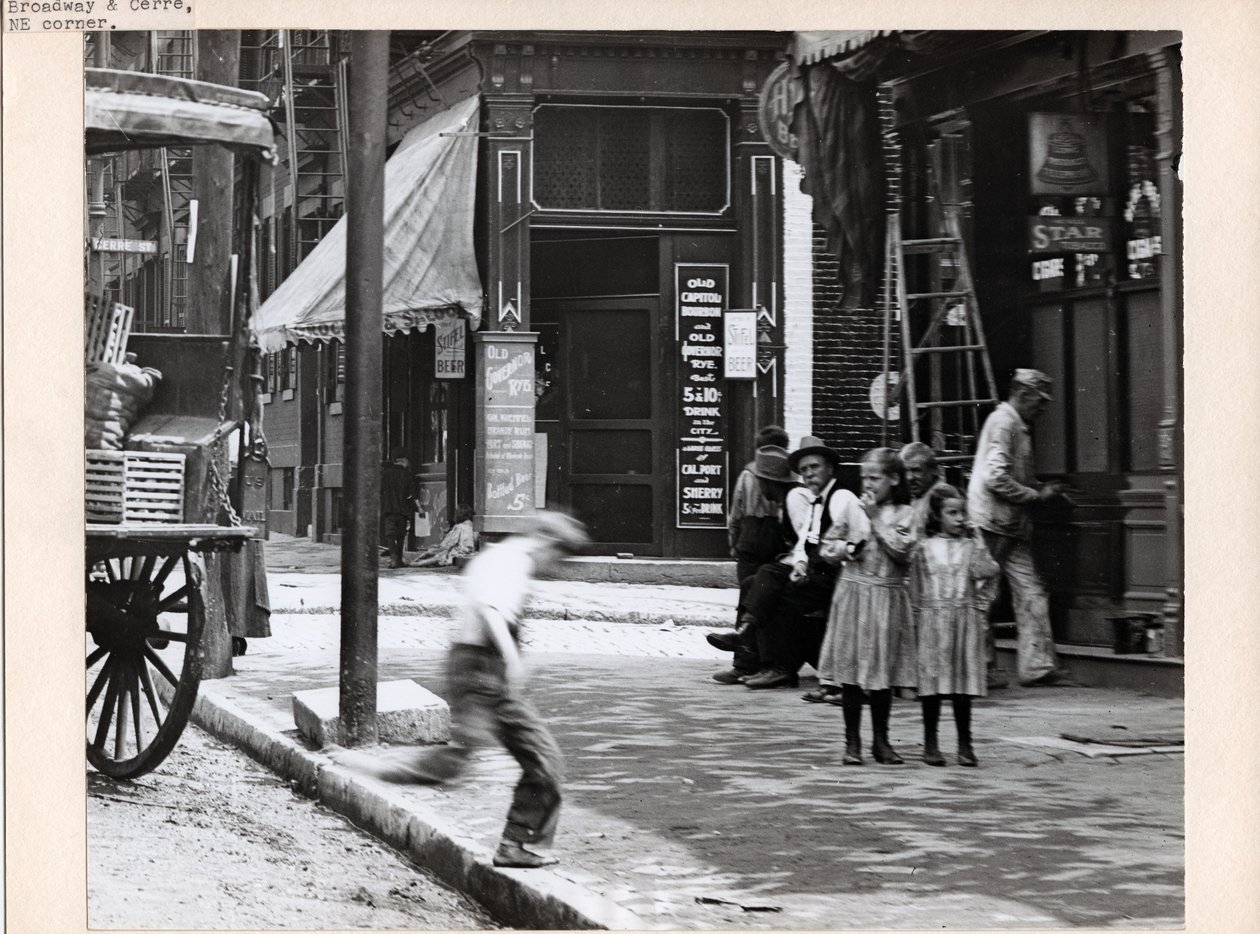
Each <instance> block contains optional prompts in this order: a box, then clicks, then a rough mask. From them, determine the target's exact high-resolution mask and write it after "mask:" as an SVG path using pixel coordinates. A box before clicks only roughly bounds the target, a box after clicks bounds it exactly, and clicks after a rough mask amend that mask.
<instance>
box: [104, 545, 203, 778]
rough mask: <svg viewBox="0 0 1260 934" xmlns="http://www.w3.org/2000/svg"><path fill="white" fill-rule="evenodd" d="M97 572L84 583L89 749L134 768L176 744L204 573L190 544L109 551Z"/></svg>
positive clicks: (109, 769)
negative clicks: (176, 548) (159, 552)
mask: <svg viewBox="0 0 1260 934" xmlns="http://www.w3.org/2000/svg"><path fill="white" fill-rule="evenodd" d="M177 567H178V568H180V570H181V571H182V573H181V574H173V573H172V572H174V571H175V570H176V568H177ZM89 571H91V569H89ZM99 572H100V566H99V565H97V573H96V574H92V573H89V576H88V583H87V631H88V643H87V649H88V653H87V721H88V725H87V757H88V761H89V762H90V763H92V765H93V766H94V767H95V768H96V769H97V770H98V771H100V772H103V773H104V774H106V775H108V776H110V777H111V778H118V779H129V778H136V777H137V776H140V775H143V774H145V773H146V772H149V771H151V770H153V769H154V768H156V767H157V766H158V765H159V764H161V762H162V760H163V759H165V758H166V756H167V755H168V754H169V753H170V751H171V750H172V749H174V748H175V743H176V742H178V741H179V736H180V734H181V733H182V732H183V731H184V726H185V724H187V722H188V716H189V714H190V713H191V712H192V706H193V702H194V701H195V700H196V699H197V688H198V686H199V685H200V684H201V670H202V659H203V654H204V650H203V647H202V644H201V634H202V630H203V628H204V625H205V602H204V599H203V588H204V587H205V575H204V572H203V570H202V566H201V562H200V560H199V559H196V558H192V557H190V555H189V554H187V553H181V554H176V555H170V556H167V557H162V558H158V557H154V556H147V557H139V556H137V557H130V558H112V559H110V560H109V561H107V562H105V567H104V579H103V580H102V579H101V575H100V573H99Z"/></svg>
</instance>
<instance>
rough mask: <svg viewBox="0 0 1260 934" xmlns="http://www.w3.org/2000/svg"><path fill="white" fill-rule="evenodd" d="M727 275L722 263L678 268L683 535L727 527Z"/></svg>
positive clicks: (679, 522) (679, 480)
mask: <svg viewBox="0 0 1260 934" xmlns="http://www.w3.org/2000/svg"><path fill="white" fill-rule="evenodd" d="M727 275H728V269H727V267H726V265H725V264H719V263H696V264H682V263H679V264H677V265H676V266H675V267H674V283H675V286H676V289H675V293H674V294H675V296H676V297H677V304H676V310H677V315H676V318H675V334H676V336H677V342H678V372H679V376H680V383H681V386H680V387H679V393H678V403H679V419H678V428H679V443H678V451H677V458H676V463H677V470H678V474H677V488H678V517H677V525H678V528H680V529H704V528H725V526H726V473H727V454H726V445H725V430H726V412H725V393H724V391H723V384H722V374H723V365H722V361H723V356H724V353H723V351H724V346H723V345H724V343H725V340H724V336H723V317H724V314H723V313H724V309H725V308H726V302H727ZM754 330H755V328H754Z"/></svg>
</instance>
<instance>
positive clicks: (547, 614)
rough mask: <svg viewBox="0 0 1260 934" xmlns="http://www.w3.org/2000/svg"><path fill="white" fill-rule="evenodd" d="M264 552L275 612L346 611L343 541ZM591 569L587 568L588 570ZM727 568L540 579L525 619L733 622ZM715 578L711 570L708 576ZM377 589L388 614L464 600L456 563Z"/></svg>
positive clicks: (401, 574) (383, 574)
mask: <svg viewBox="0 0 1260 934" xmlns="http://www.w3.org/2000/svg"><path fill="white" fill-rule="evenodd" d="M266 555H267V583H268V588H269V590H270V593H271V608H272V612H273V613H277V614H283V613H337V612H340V607H341V573H340V561H341V549H340V548H339V547H338V546H336V545H324V544H319V543H316V542H310V541H307V540H305V539H295V538H291V537H287V536H286V537H277V540H276V541H269V542H268V543H267V547H266ZM579 560H580V559H579ZM571 563H573V562H572V561H570V562H564V564H566V565H567V564H571ZM710 564H712V563H710ZM725 564H726V563H723V566H724V565H725ZM732 567H733V566H732ZM592 570H593V569H591V568H588V569H587V571H586V573H588V574H590V573H591V571H592ZM595 573H597V574H598V571H596V572H595ZM729 573H730V578H731V580H730V583H731V585H732V586H730V587H715V586H697V585H687V584H669V583H651V584H648V583H627V582H619V581H608V580H594V581H591V580H574V579H567V578H566V579H553V580H540V581H537V582H535V585H534V593H533V596H532V597H531V599H530V601H529V604H528V605H527V606H526V608H525V614H524V615H525V618H527V619H574V620H587V621H591V620H595V621H609V622H623V623H653V624H661V625H679V626H732V625H734V622H735V604H736V602H737V600H738V596H739V594H738V590H737V589H736V588H735V587H734V571H733V570H730V572H729ZM603 576H606V575H603ZM711 577H712V576H711V575H707V579H711ZM378 590H379V594H380V601H379V605H380V612H381V613H382V614H383V615H389V616H452V615H454V613H455V611H456V608H457V607H458V606H459V575H458V572H456V571H455V570H454V569H453V568H398V569H397V570H387V569H384V568H382V570H381V571H380V577H379V583H378Z"/></svg>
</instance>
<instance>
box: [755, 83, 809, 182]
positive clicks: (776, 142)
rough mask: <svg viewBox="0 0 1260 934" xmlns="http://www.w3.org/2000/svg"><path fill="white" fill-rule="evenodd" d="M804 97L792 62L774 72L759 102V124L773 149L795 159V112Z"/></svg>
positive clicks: (763, 87) (783, 155)
mask: <svg viewBox="0 0 1260 934" xmlns="http://www.w3.org/2000/svg"><path fill="white" fill-rule="evenodd" d="M802 97H804V92H803V91H802V89H801V82H800V79H799V78H797V77H796V74H795V73H794V70H793V68H792V66H791V63H789V62H784V63H783V64H781V65H780V66H779V67H778V68H776V69H775V70H774V71H772V72H770V77H768V78H767V79H766V83H765V84H764V85H762V87H761V97H760V99H759V100H758V102H757V123H758V124H760V126H761V135H762V136H764V137H765V140H766V142H767V143H769V144H770V148H771V149H773V150H774V151H775V152H776V153H777V154H778V155H780V156H782V157H783V158H784V159H789V160H791V161H792V162H796V161H798V160H797V157H796V153H797V146H798V145H799V143H798V141H797V139H796V134H795V133H793V132H792V112H793V111H795V110H796V105H797V104H798V103H800V101H801V98H802Z"/></svg>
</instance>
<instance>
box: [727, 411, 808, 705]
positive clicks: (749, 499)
mask: <svg viewBox="0 0 1260 934" xmlns="http://www.w3.org/2000/svg"><path fill="white" fill-rule="evenodd" d="M757 440H758V442H765V443H762V444H760V445H759V446H758V448H757V451H756V455H755V457H754V458H753V460H752V461H750V462H749V464H748V465H747V466H746V467H745V468H744V469H743V470H742V471H741V472H740V475H739V478H738V479H737V480H736V481H735V488H734V490H733V491H732V493H731V508H730V510H729V514H728V529H729V532H730V544H731V557H733V558H734V559H735V575H736V578H737V579H738V581H739V593H740V600H739V605H738V606H737V607H736V611H735V622H736V629H735V630H722V631H719V632H711V633H709V634H708V636H707V638H708V640H709V643H710V644H711V645H714V646H716V647H717V648H719V649H723V650H724V651H729V652H734V653H735V658H734V661H733V663H732V666H731V668H729V669H727V670H724V671H719V672H717V673H716V674H714V675H713V680H714V681H717V682H718V683H719V684H742V683H743V682H744V681H745V680H746V679H747V678H749V677H751V676H752V675H755V674H756V673H757V672H758V671H760V670H761V660H760V657H759V655H758V652H757V641H756V638H755V636H754V635H753V634H752V633H746V632H744V631H742V630H741V629H740V627H739V621H740V619H741V617H742V616H743V613H744V610H745V605H744V597H745V596H746V595H747V592H748V588H749V587H750V586H751V585H752V582H753V578H754V575H755V574H756V573H757V569H758V568H760V567H761V565H763V564H766V563H768V562H772V561H776V560H778V559H779V558H780V557H782V556H784V555H786V554H787V552H788V549H789V548H791V545H792V540H791V539H790V537H789V535H787V534H785V533H786V531H787V530H785V528H784V522H783V501H784V498H785V497H786V496H787V494H788V491H789V490H791V489H792V488H793V487H795V486H796V485H797V483H796V475H795V474H793V473H792V471H791V470H789V469H788V465H787V464H788V452H787V449H786V447H785V445H786V444H787V433H786V432H785V431H784V430H783V429H782V428H780V427H779V426H777V425H767V426H766V427H765V428H762V429H761V430H760V431H759V432H757ZM779 440H781V441H782V443H781V444H780V443H774V442H776V441H779ZM789 528H790V527H789Z"/></svg>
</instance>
